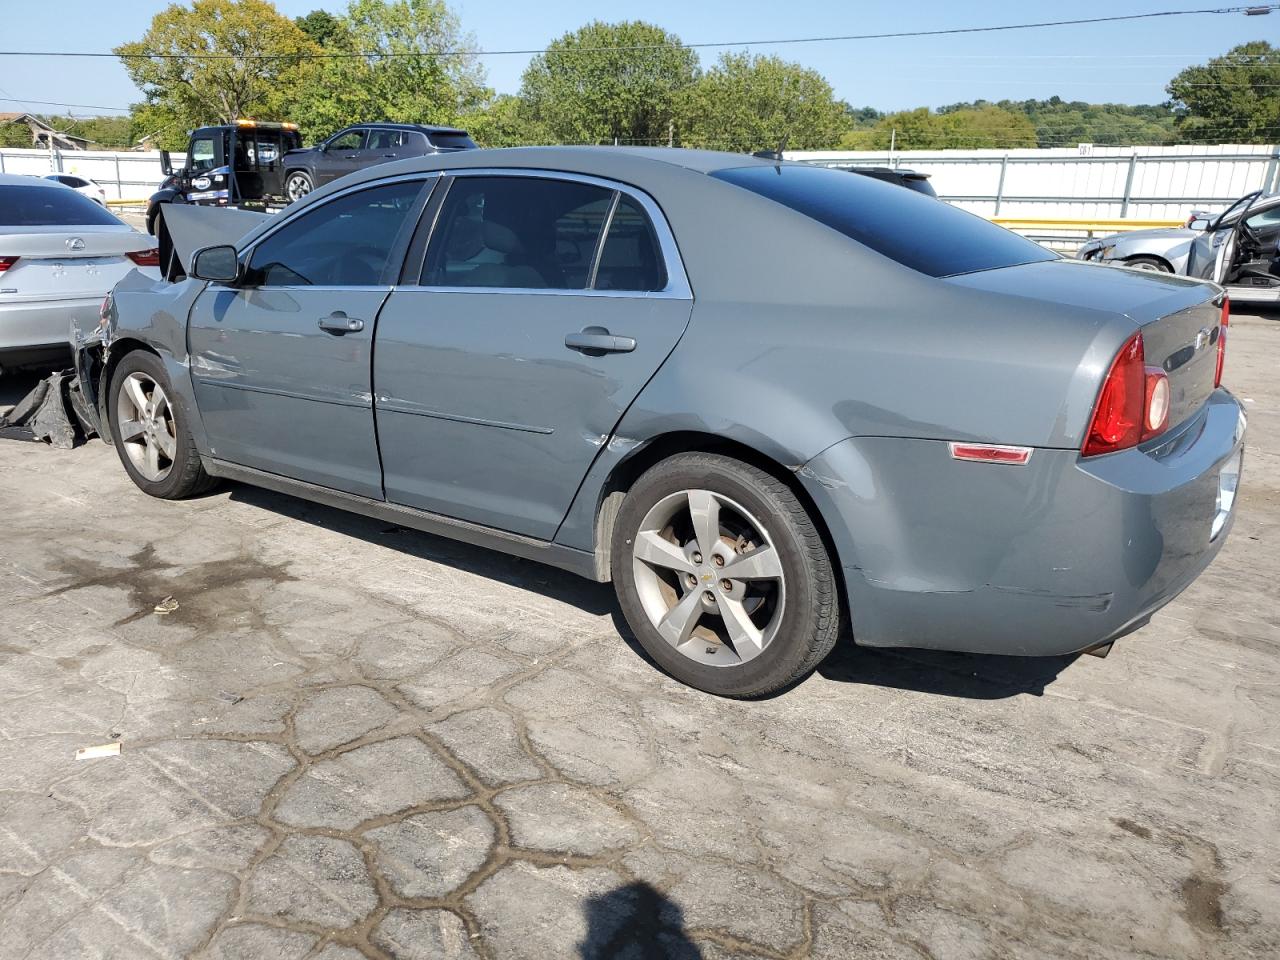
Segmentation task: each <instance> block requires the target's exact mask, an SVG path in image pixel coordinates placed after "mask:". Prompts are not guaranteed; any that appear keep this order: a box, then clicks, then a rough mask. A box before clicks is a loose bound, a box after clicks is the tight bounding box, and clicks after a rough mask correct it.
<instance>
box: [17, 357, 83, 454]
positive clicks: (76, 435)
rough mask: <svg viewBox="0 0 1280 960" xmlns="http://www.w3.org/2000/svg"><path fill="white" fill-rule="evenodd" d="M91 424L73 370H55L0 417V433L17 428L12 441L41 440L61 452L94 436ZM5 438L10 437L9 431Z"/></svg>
mask: <svg viewBox="0 0 1280 960" xmlns="http://www.w3.org/2000/svg"><path fill="white" fill-rule="evenodd" d="M93 423H94V421H93V418H92V417H91V416H90V414H89V408H88V404H87V403H86V402H85V398H84V394H82V393H81V392H80V383H79V380H78V379H77V378H76V373H75V371H74V370H59V371H57V372H56V373H53V374H50V375H49V376H48V377H46V378H45V379H43V380H41V381H40V382H39V383H37V384H36V386H35V389H34V390H32V391H31V392H30V393H28V394H27V395H26V396H25V397H23V398H22V399H21V400H19V401H18V402H17V404H15V405H14V407H13V409H12V410H10V411H9V412H8V413H7V414H5V415H4V416H3V417H0V430H4V429H6V428H15V427H16V428H20V429H21V431H22V432H20V433H19V434H18V436H16V437H14V439H27V440H43V441H44V442H45V443H48V444H52V445H53V446H55V447H58V448H59V449H61V450H70V449H71V448H72V447H74V446H75V445H76V444H77V443H83V442H84V441H85V440H88V439H89V438H91V437H96V436H97V435H98V431H97V428H96V427H94V426H93ZM27 433H29V436H27V435H26V434H27ZM9 435H10V436H13V434H12V432H10V433H9Z"/></svg>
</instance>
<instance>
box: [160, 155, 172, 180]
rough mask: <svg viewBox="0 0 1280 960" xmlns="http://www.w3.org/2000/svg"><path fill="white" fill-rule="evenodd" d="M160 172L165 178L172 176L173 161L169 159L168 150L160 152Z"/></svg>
mask: <svg viewBox="0 0 1280 960" xmlns="http://www.w3.org/2000/svg"><path fill="white" fill-rule="evenodd" d="M160 172H161V173H163V174H164V175H165V176H166V177H171V176H173V161H172V160H171V159H170V158H169V151H168V150H161V151H160Z"/></svg>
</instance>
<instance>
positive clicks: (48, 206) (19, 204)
mask: <svg viewBox="0 0 1280 960" xmlns="http://www.w3.org/2000/svg"><path fill="white" fill-rule="evenodd" d="M106 225H110V226H119V225H120V221H119V220H117V219H116V218H115V217H114V216H112V215H111V214H109V213H108V212H107V211H106V210H104V209H102V207H100V206H98V205H97V204H96V203H94V202H93V201H92V200H90V199H89V198H88V197H84V196H81V195H80V194H78V193H76V192H75V191H74V190H64V189H63V188H62V187H45V186H33V187H27V186H9V185H6V186H0V227H86V226H106Z"/></svg>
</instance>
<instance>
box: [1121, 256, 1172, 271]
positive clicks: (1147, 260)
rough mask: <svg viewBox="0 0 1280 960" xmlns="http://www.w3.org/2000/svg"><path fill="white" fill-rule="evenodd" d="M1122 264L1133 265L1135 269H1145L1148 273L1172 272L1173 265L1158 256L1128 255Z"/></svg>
mask: <svg viewBox="0 0 1280 960" xmlns="http://www.w3.org/2000/svg"><path fill="white" fill-rule="evenodd" d="M1124 265H1125V266H1126V267H1133V269H1135V270H1146V271H1148V272H1150V273H1173V267H1171V266H1169V264H1167V263H1165V262H1164V261H1163V260H1161V259H1160V258H1159V257H1130V258H1129V259H1128V260H1126V261H1124Z"/></svg>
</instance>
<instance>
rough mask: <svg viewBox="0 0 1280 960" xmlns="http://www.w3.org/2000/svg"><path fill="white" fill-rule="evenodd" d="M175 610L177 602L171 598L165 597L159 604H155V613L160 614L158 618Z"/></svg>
mask: <svg viewBox="0 0 1280 960" xmlns="http://www.w3.org/2000/svg"><path fill="white" fill-rule="evenodd" d="M177 609H178V601H177V600H175V599H173V597H171V596H169V597H165V598H164V599H163V600H161V601H160V602H159V603H157V604H156V613H158V614H160V616H162V617H163V616H167V615H168V614H171V613H173V611H175V610H177Z"/></svg>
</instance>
